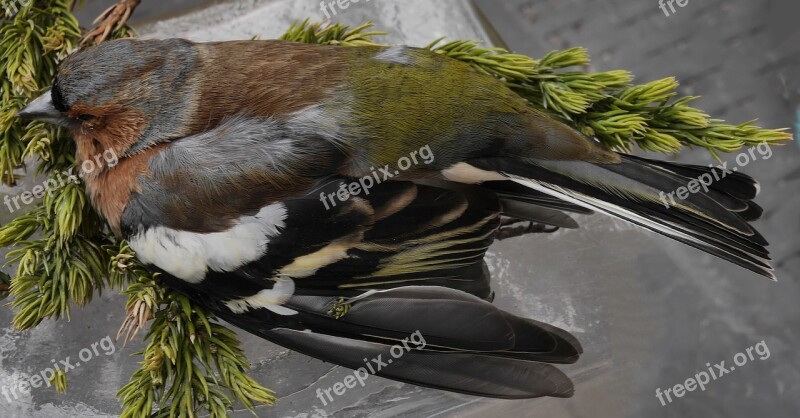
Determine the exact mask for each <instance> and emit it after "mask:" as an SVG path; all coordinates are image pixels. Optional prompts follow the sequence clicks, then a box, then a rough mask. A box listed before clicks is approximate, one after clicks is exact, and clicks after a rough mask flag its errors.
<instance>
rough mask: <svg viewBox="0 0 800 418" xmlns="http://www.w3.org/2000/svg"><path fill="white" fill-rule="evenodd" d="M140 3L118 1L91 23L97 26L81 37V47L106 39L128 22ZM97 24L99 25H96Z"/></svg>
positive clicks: (137, 1) (128, 0)
mask: <svg viewBox="0 0 800 418" xmlns="http://www.w3.org/2000/svg"><path fill="white" fill-rule="evenodd" d="M141 2H142V0H120V1H119V3H117V4H115V5H113V6H111V7H109V8H108V9H106V11H104V12H103V13H101V14H100V16H97V19H95V20H94V22H92V24H93V25H97V26H95V28H94V29H92V30H91V31H89V32H88V33H86V34H85V35H83V38H81V46H83V45H85V44H87V43H93V44H95V45H97V44H99V43H101V42H103V41H105V40H106V39H108V36H109V35H110V34H111V32H112V31H114V30H118V29H120V28H121V27H122V26H124V25H125V23H127V22H128V19H129V18H130V17H131V14H132V13H133V11H134V10H135V9H136V6H138V5H139V3H141ZM98 22H100V23H99V24H98Z"/></svg>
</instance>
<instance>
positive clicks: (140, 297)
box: [110, 242, 276, 418]
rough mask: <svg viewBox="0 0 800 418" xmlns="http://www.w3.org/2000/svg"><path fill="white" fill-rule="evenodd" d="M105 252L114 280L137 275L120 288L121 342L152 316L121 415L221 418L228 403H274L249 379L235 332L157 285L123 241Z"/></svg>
mask: <svg viewBox="0 0 800 418" xmlns="http://www.w3.org/2000/svg"><path fill="white" fill-rule="evenodd" d="M110 252H111V253H114V254H115V255H114V259H113V260H112V269H113V270H115V273H114V274H115V275H117V276H118V277H119V278H118V279H117V280H120V281H127V280H125V279H124V278H123V277H124V276H132V277H136V281H135V282H134V283H133V284H131V285H130V286H129V287H128V288H127V289H126V290H125V291H124V293H125V294H127V295H128V303H127V304H126V307H127V310H128V318H127V319H126V321H125V323H124V324H123V327H122V328H121V329H120V333H125V334H127V335H126V340H127V339H128V338H129V337H131V336H134V335H135V334H136V333H137V332H138V330H139V329H141V328H142V327H143V326H144V324H145V323H146V322H147V321H148V320H150V319H151V318H152V319H153V321H152V323H151V324H150V330H149V331H148V332H147V334H146V335H145V339H146V340H149V342H148V344H147V347H146V348H145V349H144V350H143V351H141V352H139V353H137V354H140V355H142V357H143V359H144V360H143V362H142V363H141V367H140V368H139V369H138V370H136V371H135V372H134V374H133V376H132V377H131V380H130V382H128V384H126V385H125V386H124V387H122V389H120V390H119V392H118V396H119V397H120V398H121V400H122V409H123V412H122V415H121V416H122V417H123V418H145V417H150V416H154V417H196V416H198V413H199V412H201V411H207V412H208V414H209V415H210V416H211V417H225V416H227V411H228V410H230V409H231V407H232V399H234V400H237V401H239V402H241V403H242V404H243V405H244V406H245V407H246V408H248V409H250V410H253V408H254V407H255V404H256V403H258V404H263V405H272V404H273V403H274V402H275V399H276V398H275V396H274V395H273V393H272V391H271V390H269V389H267V388H265V387H263V386H261V384H259V383H258V382H256V381H255V380H254V379H253V378H251V377H250V376H248V372H249V371H250V363H249V362H248V361H247V358H246V357H245V355H244V352H243V351H242V349H241V343H240V342H239V339H238V338H237V336H236V333H235V332H234V331H232V330H230V329H228V328H227V327H225V326H223V325H220V324H219V323H217V322H216V321H215V320H214V317H213V316H210V315H209V314H207V313H206V312H205V310H204V309H202V308H200V307H198V306H197V305H195V304H193V303H192V302H191V301H190V300H189V299H188V298H187V297H186V296H183V295H180V294H178V293H176V292H173V291H170V290H168V289H167V288H165V287H163V286H160V285H159V284H158V282H157V278H156V277H154V276H153V275H151V274H150V273H149V272H147V270H145V269H144V268H143V267H142V266H141V265H140V264H139V263H138V261H136V259H135V258H134V254H133V252H132V251H131V250H130V248H128V246H127V244H125V243H124V242H122V243H120V244H119V246H118V247H117V248H116V249H114V250H113V251H110ZM154 408H155V410H156V412H155V413H154V412H153V410H154Z"/></svg>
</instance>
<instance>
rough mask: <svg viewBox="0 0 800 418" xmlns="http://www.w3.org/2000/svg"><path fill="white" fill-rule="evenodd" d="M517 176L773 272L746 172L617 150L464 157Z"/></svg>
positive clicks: (551, 192) (765, 272)
mask: <svg viewBox="0 0 800 418" xmlns="http://www.w3.org/2000/svg"><path fill="white" fill-rule="evenodd" d="M470 163H471V164H473V165H475V166H476V167H478V168H482V169H485V170H492V171H496V172H500V173H503V174H504V175H506V176H508V177H509V178H510V179H511V180H513V181H514V182H516V183H519V184H522V185H525V186H527V187H529V188H531V189H533V190H536V191H538V192H542V193H547V194H549V195H551V196H554V197H557V198H559V199H563V200H565V201H567V202H569V203H572V204H576V205H580V206H583V207H586V208H588V209H591V210H595V211H598V212H602V213H605V214H608V215H611V216H615V217H617V218H620V219H623V220H626V221H629V222H631V223H634V224H636V225H639V226H642V227H644V228H647V229H649V230H652V231H655V232H657V233H659V234H662V235H665V236H668V237H670V238H673V239H675V240H677V241H680V242H683V243H685V244H688V245H691V246H693V247H695V248H698V249H701V250H703V251H706V252H708V253H710V254H713V255H716V256H718V257H720V258H723V259H725V260H728V261H730V262H732V263H735V264H737V265H739V266H742V267H744V268H747V269H749V270H751V271H753V272H756V273H758V274H761V275H763V276H766V277H768V278H770V279H773V280H774V274H773V269H772V267H771V266H770V264H769V261H770V258H769V252H768V251H767V250H766V248H765V247H766V246H767V245H768V244H767V241H766V240H765V239H764V237H762V236H761V234H759V233H758V231H756V230H755V229H753V228H752V227H751V226H750V225H749V223H748V222H750V221H753V220H755V219H757V218H758V217H759V216H760V215H761V212H762V210H761V208H760V207H759V206H758V205H756V204H755V203H753V202H752V201H751V199H752V198H753V197H755V195H756V194H757V192H758V184H757V183H756V182H755V181H754V180H753V179H752V178H750V177H749V176H747V175H745V174H742V173H738V172H732V171H723V170H719V169H715V168H708V167H703V166H693V165H681V164H675V163H666V162H661V161H654V160H649V159H645V158H640V157H634V156H630V155H620V162H619V163H612V164H602V163H589V162H582V161H555V160H537V159H509V158H503V159H497V158H486V159H479V160H474V161H471V162H470Z"/></svg>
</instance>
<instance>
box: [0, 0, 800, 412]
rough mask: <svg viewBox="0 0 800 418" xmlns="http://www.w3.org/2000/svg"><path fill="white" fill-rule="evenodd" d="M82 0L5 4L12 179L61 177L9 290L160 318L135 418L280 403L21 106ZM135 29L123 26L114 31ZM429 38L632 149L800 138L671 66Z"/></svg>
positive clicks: (59, 309) (351, 34)
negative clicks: (120, 301) (94, 201)
mask: <svg viewBox="0 0 800 418" xmlns="http://www.w3.org/2000/svg"><path fill="white" fill-rule="evenodd" d="M72 3H73V2H72V1H71V0H52V1H49V2H39V1H27V2H20V3H19V4H21V5H22V7H20V8H19V10H18V11H17V12H16V13H15V14H13V15H12V14H10V13H8V10H6V11H0V39H2V41H0V179H2V181H3V182H4V183H6V184H14V183H15V181H16V180H17V179H18V178H19V177H20V176H22V175H24V174H25V172H24V170H25V166H26V165H25V162H26V160H27V161H30V162H33V163H35V164H36V171H37V172H38V173H41V174H43V175H46V176H48V182H49V183H50V184H51V185H52V187H51V192H48V193H45V194H44V196H43V197H42V199H41V201H39V202H38V203H36V204H35V206H33V208H32V209H30V210H29V211H27V212H26V213H24V214H21V215H20V216H18V217H17V218H15V219H14V220H13V221H11V222H10V223H9V224H7V225H4V226H2V227H0V246H2V247H13V249H12V251H11V252H10V253H9V255H8V260H7V262H8V264H12V265H16V266H17V268H16V273H15V274H14V275H13V278H9V277H8V276H7V275H5V274H0V296H3V295H6V294H9V293H10V295H11V296H12V297H13V299H12V302H11V306H12V307H13V308H14V309H15V310H16V312H17V313H16V316H15V318H14V326H15V327H16V328H18V329H30V328H32V327H35V326H36V325H38V324H39V323H40V322H41V321H43V320H45V319H48V318H53V319H58V318H63V317H67V318H69V313H70V307H71V306H82V305H85V304H87V303H89V302H90V301H91V299H92V297H93V296H94V295H95V294H96V293H99V292H100V291H102V290H104V289H116V290H120V289H123V290H122V293H123V294H125V295H127V296H128V302H127V304H126V311H127V316H126V319H125V321H124V323H123V324H122V327H121V328H120V331H119V334H118V337H120V336H122V337H124V339H125V340H126V341H127V340H129V339H131V338H134V337H136V336H137V334H138V333H139V331H140V330H143V329H145V328H147V327H149V328H147V329H148V330H147V331H146V332H144V338H145V340H146V346H145V348H144V350H143V351H142V352H140V353H137V354H139V355H141V358H142V361H141V366H140V368H139V369H138V370H137V371H136V372H135V373H134V374H133V376H132V377H131V380H130V382H129V383H128V384H127V385H125V386H124V387H123V388H121V389H120V391H119V393H118V396H119V397H120V399H121V403H122V416H123V417H126V418H134V417H136V418H144V417H151V416H152V417H196V416H198V415H200V414H208V415H210V416H211V417H225V416H227V414H228V412H229V411H230V410H231V409H232V407H233V405H234V402H238V403H240V404H242V405H244V406H245V407H246V408H248V409H250V410H253V409H254V408H255V407H256V405H272V404H273V403H274V402H275V400H276V398H275V397H274V395H273V393H272V391H270V390H269V389H267V388H265V387H264V386H262V385H261V384H259V383H258V382H256V381H255V380H253V379H252V378H251V377H250V376H249V373H250V371H251V370H250V364H249V362H248V361H247V358H246V357H245V355H244V352H243V351H242V349H241V343H240V341H239V339H238V337H237V336H236V333H235V332H234V331H232V330H230V329H228V328H226V327H225V326H223V325H221V324H220V323H219V322H218V321H217V320H216V319H215V318H214V317H213V316H212V315H210V314H209V313H208V312H206V311H205V310H204V309H203V308H201V307H200V306H197V305H194V304H193V303H192V302H190V301H189V300H188V299H187V298H186V297H184V296H182V295H179V294H177V293H175V292H173V291H171V290H169V289H167V288H164V287H162V286H160V285H159V280H158V277H157V276H154V275H153V274H151V273H149V272H148V271H146V270H145V269H144V268H143V266H142V265H141V264H139V262H138V261H137V260H136V258H135V254H133V252H132V251H131V250H130V248H129V247H128V246H127V244H126V243H125V242H123V241H117V240H115V238H114V237H113V236H111V235H110V234H109V233H108V228H107V226H106V225H105V223H104V221H103V220H102V219H101V218H100V217H99V216H98V215H97V214H96V212H95V211H94V210H93V209H92V208H91V206H90V205H89V202H88V201H87V198H86V195H85V192H84V189H83V185H82V184H81V183H80V182H70V181H65V177H66V174H65V173H67V172H69V170H70V169H74V166H75V161H74V152H75V149H74V144H73V142H72V140H71V138H69V136H68V135H67V134H66V133H65V132H63V131H61V130H59V129H56V128H53V127H50V126H47V125H45V124H42V123H38V122H30V123H29V122H25V121H21V120H18V119H16V118H14V115H15V114H16V113H17V111H19V110H20V109H21V108H22V107H23V106H24V105H25V104H26V103H27V102H28V101H30V99H32V98H34V97H36V96H37V95H38V94H40V93H41V92H42V91H44V90H45V89H46V88H47V87H48V86H49V84H50V83H51V81H52V79H53V76H54V74H55V71H56V68H57V66H58V63H59V62H60V61H61V60H63V59H64V57H65V56H66V55H67V54H69V53H70V52H72V51H73V50H74V49H75V47H76V46H77V45H78V41H79V39H80V36H81V30H80V29H79V27H78V23H77V21H76V20H75V18H74V16H73V15H72V14H71V13H70V10H71V7H72V5H73V4H72ZM43 4H47V7H43V6H42V5H43ZM371 27H372V24H371V23H365V24H363V25H360V26H358V27H355V28H352V29H351V28H349V27H348V26H344V25H341V24H333V25H324V24H322V23H309V21H308V20H306V21H304V22H296V23H295V24H293V25H292V26H291V27H290V28H289V30H288V31H287V33H286V34H284V35H283V36H282V37H281V39H285V40H291V41H296V42H307V43H318V44H329V45H341V46H344V47H358V46H364V45H377V43H375V42H374V41H373V37H374V36H377V35H383V34H384V32H379V31H374V30H371ZM131 33H132V32H131V31H130V28H128V27H126V26H121V27H119V28H117V29H116V30H115V31H114V32H113V33H112V36H111V37H112V38H120V37H126V36H129V35H130V34H131ZM428 48H429V49H431V50H433V51H435V52H437V53H439V54H444V55H447V56H449V57H452V58H455V59H459V60H462V61H465V62H468V63H469V64H471V65H473V66H474V67H475V68H477V69H478V70H480V71H483V72H485V73H487V74H491V75H493V76H495V77H497V78H499V79H502V80H504V81H505V82H506V83H507V84H508V86H509V87H510V88H512V89H513V90H514V91H515V92H517V93H518V94H520V95H521V96H522V97H524V98H525V99H527V100H528V102H529V103H530V105H531V106H533V107H536V108H538V109H540V110H542V111H544V112H548V113H550V114H552V115H553V116H554V117H557V118H561V119H563V120H565V121H566V122H567V123H570V124H572V125H573V126H575V127H576V128H578V129H580V130H581V131H583V132H584V133H586V134H587V135H592V136H594V137H596V138H597V139H598V140H600V141H601V142H603V143H604V144H606V145H608V146H610V147H613V148H616V149H619V150H626V151H627V150H631V149H633V148H634V146H636V147H639V148H641V149H644V150H649V151H659V152H664V153H674V152H678V151H680V150H681V149H682V148H683V147H702V148H705V149H707V150H709V151H710V152H711V153H712V154H714V155H717V153H718V152H731V151H735V150H738V149H740V148H741V147H743V146H749V145H756V144H759V143H761V142H767V143H769V144H777V143H780V142H784V141H787V140H789V139H791V138H790V135H789V134H788V133H787V132H785V131H784V130H782V129H775V130H767V129H761V128H758V127H756V126H755V125H753V123H752V122H745V123H743V124H741V125H728V124H725V123H723V122H722V121H719V120H715V119H710V118H709V116H708V115H706V114H705V113H703V112H702V111H701V110H698V109H696V108H693V107H691V106H690V105H689V103H690V102H691V101H692V100H693V99H694V97H684V98H677V97H676V92H675V90H676V88H677V82H676V81H675V80H674V79H672V78H666V79H662V80H656V81H653V82H650V83H647V84H643V85H634V84H632V76H631V74H630V73H628V72H627V71H621V70H617V71H604V72H594V73H589V72H584V71H581V70H580V68H581V67H584V66H586V65H587V64H589V56H588V55H587V53H586V51H585V50H584V49H582V48H571V49H567V50H564V51H554V52H550V53H548V54H546V55H545V56H544V57H542V58H541V59H539V60H534V59H532V58H530V57H527V56H525V55H520V54H513V53H510V52H508V51H506V50H504V49H501V48H483V47H480V46H479V45H478V43H477V42H472V41H453V42H447V43H445V42H443V41H442V40H441V39H439V40H436V41H434V42H432V43H431V44H430V45H429V46H428ZM58 380H59V381H58V383H59V384H58V385H57V386H58V388H59V389H61V390H65V389H66V386H67V382H66V376H59V377H58Z"/></svg>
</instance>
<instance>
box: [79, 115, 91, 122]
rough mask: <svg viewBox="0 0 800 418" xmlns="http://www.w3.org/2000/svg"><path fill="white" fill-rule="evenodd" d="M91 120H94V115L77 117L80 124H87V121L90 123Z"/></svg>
mask: <svg viewBox="0 0 800 418" xmlns="http://www.w3.org/2000/svg"><path fill="white" fill-rule="evenodd" d="M92 119H94V115H89V114H86V113H84V114H82V115H78V120H79V121H82V122H87V121H90V120H92Z"/></svg>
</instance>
